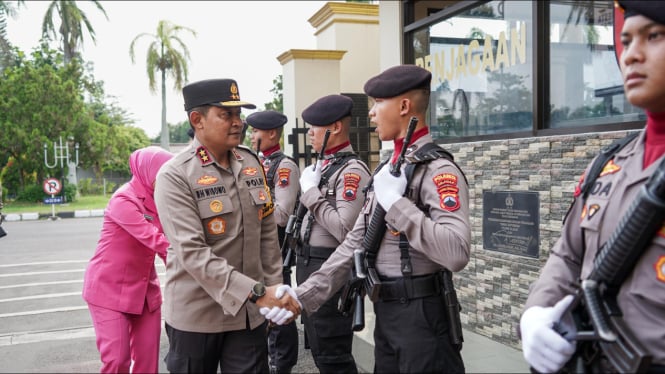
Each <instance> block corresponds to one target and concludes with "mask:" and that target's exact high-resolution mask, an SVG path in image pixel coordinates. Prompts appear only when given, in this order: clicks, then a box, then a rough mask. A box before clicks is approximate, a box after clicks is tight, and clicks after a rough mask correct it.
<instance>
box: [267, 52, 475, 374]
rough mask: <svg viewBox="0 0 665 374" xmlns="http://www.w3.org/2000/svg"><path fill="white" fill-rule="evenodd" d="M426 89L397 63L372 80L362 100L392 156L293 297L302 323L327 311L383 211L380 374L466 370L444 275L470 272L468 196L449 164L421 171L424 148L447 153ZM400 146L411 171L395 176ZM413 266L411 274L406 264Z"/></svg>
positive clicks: (377, 339) (443, 161) (422, 73)
mask: <svg viewBox="0 0 665 374" xmlns="http://www.w3.org/2000/svg"><path fill="white" fill-rule="evenodd" d="M430 81H431V74H430V72H429V71H427V70H425V69H422V68H420V67H417V66H415V65H399V66H395V67H392V68H389V69H387V70H385V71H384V72H382V73H381V74H379V75H377V76H375V77H373V78H371V79H369V80H368V81H367V82H366V84H365V87H364V88H365V93H366V94H367V95H368V96H370V97H371V98H373V100H374V104H373V106H372V107H371V109H370V111H369V116H370V118H371V120H372V122H374V123H375V124H376V125H377V128H376V131H377V133H378V134H379V138H380V139H381V140H382V141H393V143H394V151H393V156H392V157H391V159H390V160H389V161H388V162H386V163H385V164H383V165H382V166H381V167H380V168H379V169H378V171H377V172H376V173H375V174H374V176H373V182H372V184H371V185H372V186H373V189H370V190H369V191H368V193H367V201H366V203H365V206H364V208H363V210H362V212H361V215H360V216H359V217H358V219H357V220H356V222H355V225H354V227H353V229H352V230H351V231H350V232H349V233H348V234H347V235H346V238H345V239H344V241H343V242H342V243H341V245H339V246H338V247H337V249H336V250H335V252H334V253H333V254H332V255H331V256H330V258H328V260H327V261H326V262H325V263H324V264H323V265H322V266H321V268H320V269H319V270H318V271H316V272H314V273H313V274H311V275H310V276H309V278H308V279H307V281H305V282H304V283H299V285H298V287H297V288H296V289H295V293H296V294H297V297H298V299H299V301H300V302H301V303H302V306H303V309H304V311H305V313H303V316H304V315H310V314H311V313H313V312H315V311H316V310H319V308H321V307H322V305H325V303H326V300H327V299H328V298H329V297H330V296H331V295H332V294H334V293H335V292H337V290H339V289H340V288H341V287H342V286H343V285H344V284H345V283H346V281H347V280H348V273H349V271H350V270H351V269H352V268H353V266H354V263H353V253H354V250H356V249H359V248H362V245H363V239H364V237H365V235H369V234H370V232H369V231H368V228H369V227H368V226H369V223H370V222H371V218H372V216H373V214H374V210H375V209H376V208H377V204H379V205H380V206H381V207H382V208H383V209H384V210H385V211H386V214H385V224H386V230H385V234H384V236H383V237H382V238H381V239H379V240H380V247H379V249H378V253H377V257H376V261H375V264H374V265H373V266H374V269H375V270H376V272H377V273H378V275H379V276H380V280H381V282H382V286H381V292H380V293H379V294H378V300H377V301H375V302H374V313H375V314H376V319H375V330H374V343H375V348H374V362H375V367H374V372H376V373H396V372H400V373H423V372H446V373H447V372H463V371H464V364H463V362H462V357H461V354H460V350H461V344H460V343H455V344H454V343H453V341H454V340H453V339H451V328H450V326H451V325H450V323H451V322H450V320H449V319H448V318H447V317H446V316H447V314H446V305H445V304H444V295H443V294H442V292H441V288H442V287H441V279H442V278H441V276H442V274H443V272H444V271H454V272H457V271H460V270H462V269H464V267H465V266H466V264H467V263H468V261H469V253H470V246H471V230H470V226H469V191H468V186H467V184H466V180H465V177H464V174H463V173H462V171H461V170H460V169H459V168H458V167H457V166H456V164H454V162H453V161H452V160H450V159H448V158H445V157H432V158H431V159H430V160H429V161H428V162H423V163H419V162H420V160H422V159H424V156H427V154H429V152H430V151H427V152H426V153H425V154H424V155H423V154H421V153H419V151H420V150H428V149H429V150H432V151H437V152H445V151H443V150H442V149H440V148H433V147H436V146H435V145H434V144H433V140H432V136H431V135H430V133H429V130H428V127H427V123H426V117H427V107H428V104H429V97H430ZM412 116H415V117H417V118H418V124H417V127H416V128H415V132H414V133H413V135H412V137H411V141H410V143H409V144H404V137H405V135H406V131H407V127H408V123H409V120H410V118H411V117H412ZM403 147H408V148H407V150H406V155H405V156H406V157H405V158H406V166H405V167H404V168H403V169H404V170H403V171H402V172H401V173H400V176H399V177H395V176H393V175H391V174H390V173H389V172H388V168H389V167H390V165H391V164H392V163H394V162H395V159H396V157H397V155H398V154H399V153H400V151H401V150H402V149H403ZM416 156H418V157H416ZM420 156H423V157H420ZM410 165H413V166H410ZM410 168H412V169H411V171H410V173H411V177H409V178H408V179H407V176H406V174H407V170H409V169H410ZM405 195H406V196H405ZM407 262H408V264H410V266H409V267H405V266H403V265H404V264H406V263H407ZM279 295H280V294H278V296H279Z"/></svg>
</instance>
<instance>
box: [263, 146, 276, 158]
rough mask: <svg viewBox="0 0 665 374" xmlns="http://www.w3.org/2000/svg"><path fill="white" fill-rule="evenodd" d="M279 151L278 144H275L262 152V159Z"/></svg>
mask: <svg viewBox="0 0 665 374" xmlns="http://www.w3.org/2000/svg"><path fill="white" fill-rule="evenodd" d="M279 150H280V147H279V144H276V145H274V146H272V147H270V148H268V149H266V150H265V151H263V157H270V155H271V154H273V153H275V152H277V151H279Z"/></svg>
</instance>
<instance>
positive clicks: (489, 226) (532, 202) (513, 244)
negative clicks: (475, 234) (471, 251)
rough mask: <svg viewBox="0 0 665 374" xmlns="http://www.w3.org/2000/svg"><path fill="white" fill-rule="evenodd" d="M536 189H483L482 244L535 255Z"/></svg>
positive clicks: (537, 209)
mask: <svg viewBox="0 0 665 374" xmlns="http://www.w3.org/2000/svg"><path fill="white" fill-rule="evenodd" d="M539 207H540V197H539V195H538V192H527V191H483V247H484V249H487V250H491V251H499V252H505V253H510V254H514V255H520V256H527V257H534V258H538V246H539V243H540V229H539V225H540V214H539Z"/></svg>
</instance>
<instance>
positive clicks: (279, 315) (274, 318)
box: [259, 306, 294, 325]
mask: <svg viewBox="0 0 665 374" xmlns="http://www.w3.org/2000/svg"><path fill="white" fill-rule="evenodd" d="M259 312H260V313H261V314H262V315H263V316H264V317H266V319H267V320H270V321H271V322H273V323H275V324H277V325H284V324H286V323H288V322H290V320H291V319H292V318H293V316H294V315H293V312H291V311H290V310H288V309H284V308H280V307H277V306H275V307H272V308H267V307H263V308H261V309H259Z"/></svg>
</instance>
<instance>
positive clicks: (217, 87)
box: [182, 79, 256, 111]
mask: <svg viewBox="0 0 665 374" xmlns="http://www.w3.org/2000/svg"><path fill="white" fill-rule="evenodd" d="M182 96H183V97H184V99H185V111H189V110H191V109H193V108H196V107H197V106H202V105H214V106H219V107H237V106H241V107H244V108H249V109H256V105H254V104H251V103H248V102H245V101H240V92H239V91H238V84H237V83H236V81H234V80H233V79H207V80H203V81H198V82H194V83H190V84H188V85H186V86H185V87H183V88H182Z"/></svg>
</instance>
